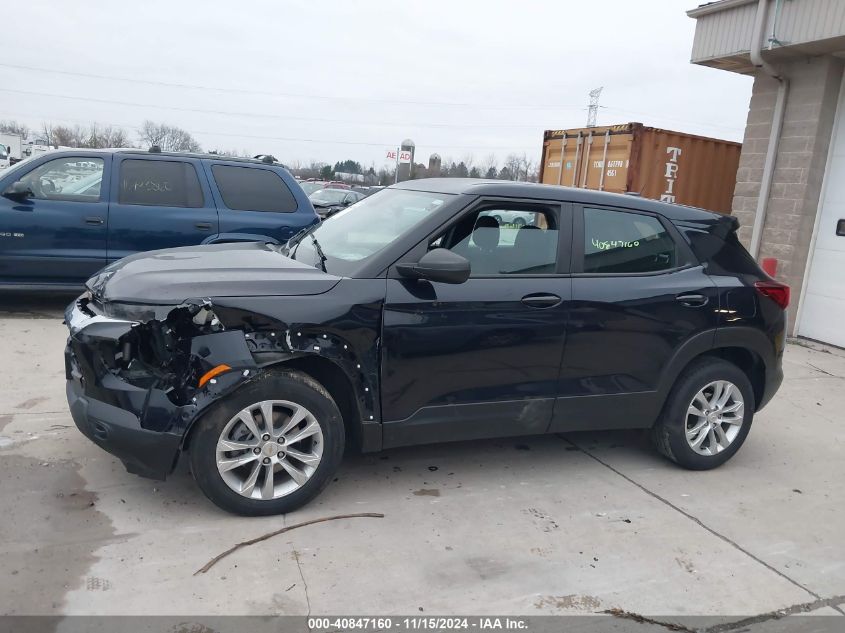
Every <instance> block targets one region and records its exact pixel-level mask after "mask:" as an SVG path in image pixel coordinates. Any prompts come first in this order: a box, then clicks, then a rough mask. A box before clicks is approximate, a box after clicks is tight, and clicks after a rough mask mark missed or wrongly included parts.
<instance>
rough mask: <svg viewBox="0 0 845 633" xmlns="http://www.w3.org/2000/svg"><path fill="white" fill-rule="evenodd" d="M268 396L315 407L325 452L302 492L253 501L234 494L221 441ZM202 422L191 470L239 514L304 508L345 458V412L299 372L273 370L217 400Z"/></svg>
mask: <svg viewBox="0 0 845 633" xmlns="http://www.w3.org/2000/svg"><path fill="white" fill-rule="evenodd" d="M264 400H288V401H290V402H293V403H296V404H298V405H301V406H303V407H305V408H306V409H307V410H308V411H310V412H311V413H312V414H313V416H314V418H316V420H317V422H318V424H319V425H320V430H321V431H322V438H323V441H322V444H323V449H322V450H323V453H322V458H321V460H320V463H319V465H318V466H317V468H316V469H315V470H314V472H313V474H312V475H311V476H310V478H309V479H308V481H306V482H305V483H304V484H303V485H302V486H301V487H300V488H298V489H297V490H294V491H293V492H290V493H289V494H287V495H286V496H283V497H280V498H277V499H267V500H260V499H249V498H247V497H245V496H242V495H240V494H239V493H237V492H235V491H234V490H233V489H232V488H230V487H229V486H228V485H227V484H226V482H225V481H224V480H223V478H222V477H221V475H220V472H219V471H218V468H217V453H216V450H217V442H218V439H219V437H220V434H221V433H222V432H223V430H224V428H225V427H226V425H227V424H228V422H229V421H230V420H231V419H232V417H233V416H235V414H237V413H238V412H239V411H241V410H242V409H244V408H245V407H248V406H250V405H252V404H254V403H256V402H261V401H264ZM197 424H198V425H199V426H198V427H197V428H196V429H195V430H194V432H193V435H192V438H191V443H190V463H191V472H192V473H193V476H194V479H195V480H196V482H197V484H198V485H199V487H200V489H201V490H202V491H203V493H205V496H206V497H208V498H209V499H210V500H211V501H212V502H213V503H214V504H215V505H217V506H218V507H220V508H222V509H223V510H226V511H228V512H233V513H235V514H240V515H244V516H266V515H272V514H285V513H287V512H292V511H293V510H296V509H298V508H300V507H302V506H303V505H305V504H306V503H308V502H309V501H310V500H311V499H313V498H314V497H316V496H317V494H319V493H320V491H321V490H322V489H323V488H325V487H326V485H327V484H328V483H329V481H331V479H332V477H333V476H334V473H335V471H336V470H337V467H338V465H339V464H340V461H341V458H342V457H343V448H344V441H345V433H344V426H343V418H342V416H341V414H340V411H339V410H338V408H337V405H336V404H335V401H334V400H333V399H332V397H331V395H330V394H329V392H328V391H326V389H325V388H324V387H323V386H322V385H321V384H320V383H318V382H317V381H316V380H314V379H313V378H311V377H310V376H308V375H307V374H305V373H302V372H300V371H294V370H287V369H282V370H277V371H272V372H268V373H267V374H266V375H264V376H261V377H259V378H258V379H256V381H255V382H253V383H250V384H248V385H245V386H244V387H242V388H241V389H239V390H237V391H235V392H234V393H232V394H231V395H229V396H228V397H227V398H226V399H224V400H222V401H221V402H218V403H217V404H216V405H215V406H214V408H213V409H212V410H211V411H209V413H208V414H206V415H205V416H204V417H203V418H202V419H200V420H199V421H198V422H197Z"/></svg>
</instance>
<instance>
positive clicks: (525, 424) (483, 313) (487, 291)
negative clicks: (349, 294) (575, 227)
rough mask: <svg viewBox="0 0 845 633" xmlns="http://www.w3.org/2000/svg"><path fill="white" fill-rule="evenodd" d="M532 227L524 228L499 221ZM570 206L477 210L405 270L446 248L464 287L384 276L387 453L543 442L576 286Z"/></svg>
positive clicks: (488, 205)
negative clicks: (422, 445)
mask: <svg viewBox="0 0 845 633" xmlns="http://www.w3.org/2000/svg"><path fill="white" fill-rule="evenodd" d="M510 213H522V214H524V215H525V217H527V218H530V222H527V223H526V225H525V226H523V227H516V226H514V225H504V224H502V223H500V222H499V220H497V218H499V217H505V216H507V215H508V214H510ZM570 237H571V214H570V207H569V205H561V204H560V203H557V202H552V203H549V202H537V201H521V200H508V199H488V200H482V201H481V202H480V203H479V204H478V205H476V206H474V207H473V208H471V209H469V210H468V211H466V212H464V213H463V214H462V215H461V216H459V217H458V218H456V220H455V221H454V222H453V223H452V224H451V225H450V226H449V227H448V228H446V229H442V230H440V231H439V232H438V233H436V234H434V235H432V236H431V237H430V238H429V239H427V240H425V242H423V243H421V244H420V245H419V246H418V247H417V248H416V249H415V250H413V251H411V252H410V253H409V254H408V255H406V257H405V258H403V260H400V261H414V262H415V261H418V260H419V258H420V257H421V256H422V255H423V254H425V252H426V251H427V250H428V249H430V248H437V247H440V248H448V249H450V250H452V251H454V252H456V253H459V254H460V255H462V256H464V257H466V258H467V259H468V260H469V261H470V265H471V267H472V273H471V276H470V278H469V279H468V280H467V281H466V282H464V283H462V284H447V283H439V282H428V281H416V280H408V279H403V278H401V277H399V276H398V275H396V274H394V273H390V274H389V278H388V280H387V293H386V299H385V307H384V325H383V332H382V417H383V420H384V431H383V432H384V445H385V446H397V445H404V444H414V443H419V442H432V441H446V440H458V439H470V438H480V437H499V436H507V435H523V434H531V433H543V432H545V431H546V429H547V428H548V425H549V422H550V420H551V414H552V409H553V407H554V401H555V396H556V395H557V387H558V371H559V368H560V362H561V356H562V353H563V345H564V337H565V333H566V311H567V306H568V304H569V298H570V287H571V281H570V278H569V276H568V267H569V254H570Z"/></svg>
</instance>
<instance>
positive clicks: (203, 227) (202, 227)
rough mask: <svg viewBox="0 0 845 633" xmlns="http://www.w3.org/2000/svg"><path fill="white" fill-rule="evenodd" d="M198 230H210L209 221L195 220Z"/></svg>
mask: <svg viewBox="0 0 845 633" xmlns="http://www.w3.org/2000/svg"><path fill="white" fill-rule="evenodd" d="M194 226H195V227H197V228H198V229H199V230H200V231H210V230H211V222H197V223H196V224H194Z"/></svg>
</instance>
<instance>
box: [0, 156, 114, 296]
mask: <svg viewBox="0 0 845 633" xmlns="http://www.w3.org/2000/svg"><path fill="white" fill-rule="evenodd" d="M111 160H112V157H111V155H110V154H108V153H103V154H99V153H85V154H81V155H77V156H73V155H65V156H62V157H60V158H52V159H46V158H41V159H35V160H33V163H32V166H31V167H30V168H29V169H28V170H27V169H24V168H23V166H21V167H19V168H17V169H16V170H14V171H13V172H12V174H11V175H10V176H9V177H8V178H6V179H4V180H2V181H0V182H1V183H2V184H0V186H2V189H3V190H5V189H6V188H7V187H8V186H9V185H11V184H12V182H14V181H16V180H20V181H22V182H23V183H24V184H26V185H28V186H29V188H30V189H31V190H32V193H33V195H32V197H29V198H24V199H11V198H8V197H5V196H4V197H0V283H2V282H7V283H16V284H29V283H32V284H39V283H52V284H79V283H82V282H84V281H85V280H86V279H88V277H90V276H91V275H93V274H94V273H95V272H97V271H98V270H99V269H100V268H102V267H103V266H105V264H106V224H107V221H108V217H109V204H108V196H107V194H106V192H107V191H108V189H107V187H108V182H109V174H110V167H111ZM22 170H23V171H22Z"/></svg>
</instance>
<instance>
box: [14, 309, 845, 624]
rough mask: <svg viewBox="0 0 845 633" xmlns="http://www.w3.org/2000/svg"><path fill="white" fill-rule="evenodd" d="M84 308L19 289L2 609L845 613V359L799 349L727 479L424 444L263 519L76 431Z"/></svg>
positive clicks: (645, 458)
mask: <svg viewBox="0 0 845 633" xmlns="http://www.w3.org/2000/svg"><path fill="white" fill-rule="evenodd" d="M68 301H69V297H59V298H51V299H49V300H45V299H38V298H32V297H27V296H15V295H12V296H6V297H5V298H3V299H2V300H0V340H2V341H3V343H2V350H3V352H2V358H3V360H4V363H3V370H2V371H3V381H2V383H1V384H0V471H1V472H0V482H2V486H0V507H2V508H3V510H4V511H3V512H2V514H0V534H2V535H3V538H2V542H0V556H2V560H3V564H2V565H0V613H2V614H7V615H8V614H55V615H58V614H100V615H103V614H105V615H108V614H163V615H200V614H225V615H235V614H253V615H265V614H298V615H303V614H306V613H310V614H327V613H334V614H338V613H340V614H370V615H374V614H457V613H463V614H521V615H544V614H589V613H596V612H602V611H604V610H609V609H621V610H624V611H627V612H632V613H637V614H643V615H647V616H650V617H654V618H657V619H660V620H664V621H672V620H673V618H677V617H679V616H684V615H691V614H697V615H732V616H736V617H741V616H756V615H760V614H766V613H767V612H771V611H774V610H779V609H785V608H788V607H793V606H795V605H803V604H805V603H810V606H809V607H808V608H810V609H811V610H812V612H813V613H814V614H828V615H831V616H838V617H841V616H842V613H843V612H842V607H841V606H838V605H842V604H843V603H845V596H843V594H845V544H843V543H845V541H843V534H845V503H843V501H845V484H843V481H845V460H843V456H844V455H843V447H844V446H845V445H843V438H845V431H843V421H845V414H843V411H845V352H841V351H838V350H829V351H824V350H818V349H809V348H807V347H804V346H800V345H796V344H792V345H790V346H789V349H788V352H787V356H786V361H785V371H786V381H785V384H784V386H783V388H782V389H781V391H780V392H779V394H778V395H777V396H776V398H775V400H774V401H773V402H772V403H771V404H770V405H769V406H768V407H767V408H766V409H765V410H764V411H763V412H762V413H761V414H760V416H759V417H758V418H757V420H756V421H755V428H754V429H753V430H752V432H751V435H750V437H749V440H748V441H747V442H746V445H745V447H744V448H743V449H742V450H741V451H740V453H739V454H738V456H737V457H735V458H734V459H733V460H732V461H731V462H729V463H728V464H727V465H726V466H724V467H722V468H721V469H718V470H716V471H712V472H706V473H692V472H687V471H684V470H680V469H679V468H677V467H675V466H673V465H671V464H669V463H668V462H666V461H665V460H663V459H661V458H660V457H659V456H658V455H656V454H655V453H653V452H652V451H651V450H650V448H649V447H648V445H647V443H646V442H645V441H644V439H643V437H642V436H641V434H639V433H631V432H624V433H623V432H614V433H582V434H572V435H568V436H566V437H555V436H547V437H530V438H519V439H515V440H499V441H483V442H469V443H459V444H446V445H437V446H425V447H416V448H410V449H400V450H391V451H387V452H385V453H382V454H377V455H365V456H360V455H349V456H347V458H346V459H345V461H344V464H343V466H342V468H341V471H340V473H339V475H338V477H337V480H336V481H335V482H334V483H333V484H332V485H331V486H329V488H328V489H327V490H326V491H325V492H324V493H323V494H322V495H321V496H320V497H319V498H318V499H317V500H316V501H315V502H313V503H312V504H310V505H309V506H307V507H306V508H305V509H303V510H301V511H299V512H296V513H295V514H292V515H287V516H285V517H271V518H261V519H243V518H238V517H233V516H229V515H227V514H224V513H222V512H221V511H219V510H217V509H216V508H215V507H214V506H212V505H211V503H209V502H207V501H206V500H205V498H204V497H203V496H202V494H201V493H200V491H199V489H198V488H197V487H196V485H195V484H194V482H193V480H192V478H191V476H190V474H189V473H188V472H187V471H186V470H185V468H184V467H183V468H181V469H180V470H179V471H178V472H177V473H176V474H175V475H174V476H173V477H171V478H170V479H169V480H168V481H167V482H153V481H149V480H144V479H140V478H138V477H135V476H133V475H129V474H127V473H126V472H125V471H124V469H123V467H122V465H121V464H120V463H119V462H118V461H117V459H115V458H113V457H111V456H110V455H108V454H106V453H104V452H103V451H101V450H100V449H98V448H97V447H96V446H94V445H93V444H91V443H90V442H89V441H88V440H86V439H85V438H84V437H83V436H82V435H81V434H80V433H79V432H78V431H77V429H76V428H75V427H74V426H73V422H72V421H71V419H70V416H69V414H68V413H67V409H66V402H65V396H64V376H63V360H62V351H63V347H64V340H65V328H64V326H63V325H62V324H61V312H62V308H63V306H64V305H65V303H67V302H68ZM353 512H380V513H384V514H385V518H383V519H373V518H366V519H349V520H344V521H335V522H329V523H323V524H319V525H311V526H308V527H304V528H302V529H299V530H296V531H292V532H289V533H286V534H283V535H281V536H277V537H275V538H273V539H270V540H267V541H264V542H262V543H260V544H257V545H254V546H252V547H249V548H246V549H242V550H240V551H238V552H236V553H234V554H233V555H231V556H229V557H227V558H226V559H224V560H222V561H221V562H219V563H218V564H217V565H216V566H214V567H213V568H212V569H211V570H210V571H209V572H208V573H206V574H200V575H197V576H194V575H193V574H194V572H195V571H196V570H197V569H198V568H200V567H201V566H202V565H203V564H205V563H206V562H207V561H208V560H209V559H210V558H211V557H213V556H215V555H216V554H218V553H220V552H222V551H223V550H225V549H227V548H228V547H230V546H231V545H233V544H234V543H236V542H238V541H242V540H245V539H249V538H253V537H255V536H259V535H261V534H263V533H265V532H268V531H271V530H275V529H278V528H280V527H282V526H284V525H291V524H293V523H298V522H300V521H304V520H308V519H313V518H318V517H322V516H328V515H335V514H344V513H353ZM797 609H798V607H796V609H793V610H797ZM833 619H834V618H831V620H833ZM760 620H761V622H760V623H759V624H755V625H753V629H752V630H755V631H757V630H760V631H763V630H775V629H771V628H766V627H767V626H768V625H769V624H770V618H769V617H768V616H766V617H762V618H760ZM842 622H843V624H842V626H843V627H845V618H843V620H842ZM631 626H635V623H631ZM636 626H639V627H640V628H637V629H636V630H646V629H648V630H651V628H652V626H646V625H636ZM654 628H655V630H661V627H654ZM746 630H747V629H746Z"/></svg>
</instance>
